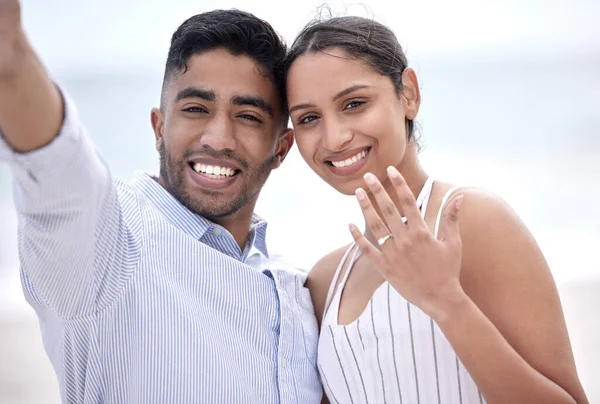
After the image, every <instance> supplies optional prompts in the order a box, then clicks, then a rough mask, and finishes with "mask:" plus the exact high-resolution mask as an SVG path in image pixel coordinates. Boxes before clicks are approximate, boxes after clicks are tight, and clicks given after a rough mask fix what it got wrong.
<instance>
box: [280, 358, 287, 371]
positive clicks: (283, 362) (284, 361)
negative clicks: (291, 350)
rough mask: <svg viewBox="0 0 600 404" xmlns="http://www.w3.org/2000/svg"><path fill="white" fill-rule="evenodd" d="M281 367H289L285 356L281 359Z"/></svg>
mask: <svg viewBox="0 0 600 404" xmlns="http://www.w3.org/2000/svg"><path fill="white" fill-rule="evenodd" d="M281 367H282V368H284V369H286V368H287V361H286V360H285V358H283V359H282V360H281Z"/></svg>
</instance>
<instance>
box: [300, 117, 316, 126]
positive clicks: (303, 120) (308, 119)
mask: <svg viewBox="0 0 600 404" xmlns="http://www.w3.org/2000/svg"><path fill="white" fill-rule="evenodd" d="M315 119H319V118H318V117H317V116H316V115H308V116H305V117H304V118H302V119H300V120H299V121H298V123H299V124H300V125H304V124H307V123H311V122H312V121H314V120H315Z"/></svg>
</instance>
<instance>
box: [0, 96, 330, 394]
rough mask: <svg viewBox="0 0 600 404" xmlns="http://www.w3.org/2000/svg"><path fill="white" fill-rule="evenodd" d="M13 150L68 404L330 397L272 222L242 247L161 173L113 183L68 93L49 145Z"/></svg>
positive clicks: (23, 221) (27, 286)
mask: <svg viewBox="0 0 600 404" xmlns="http://www.w3.org/2000/svg"><path fill="white" fill-rule="evenodd" d="M0 140H1V139H0ZM0 159H2V160H4V161H7V162H8V163H9V164H10V166H11V168H12V171H13V174H14V178H15V187H14V197H15V203H16V207H17V211H18V216H19V249H20V258H21V274H22V282H23V287H24V291H25V296H26V298H27V300H28V301H29V303H30V304H31V305H32V306H33V308H34V309H35V311H36V312H37V314H38V316H39V320H40V324H41V330H42V337H43V341H44V346H45V349H46V352H47V354H48V356H49V357H50V360H51V362H52V364H53V366H54V369H55V371H56V375H57V377H58V381H59V386H60V390H61V396H62V401H63V402H64V403H77V404H81V403H85V404H96V403H105V404H109V403H128V404H135V403H140V404H151V403H157V404H159V403H160V404H165V403H173V404H182V403H240V404H242V403H244V404H246V403H319V402H320V399H321V395H322V388H321V384H320V381H319V376H318V372H317V369H316V349H317V347H316V345H317V338H318V335H317V334H318V331H317V322H316V319H315V317H314V312H313V307H312V304H311V300H310V294H309V291H308V289H306V288H305V287H304V286H303V285H304V280H305V277H306V274H305V273H303V272H301V271H298V270H294V269H292V268H286V267H284V266H283V264H280V263H279V262H278V261H277V258H276V257H269V254H268V251H267V248H266V243H265V232H266V223H265V222H264V221H262V220H260V219H258V218H257V217H256V218H255V220H254V222H253V224H252V228H251V229H250V234H249V241H248V244H247V246H246V248H245V249H244V251H240V248H239V247H238V245H237V243H236V242H235V240H234V239H233V237H232V236H231V234H230V233H229V232H227V230H225V229H224V228H223V227H220V226H218V225H215V224H214V223H211V222H209V221H208V220H206V219H204V218H202V217H200V216H197V215H195V214H193V213H192V212H190V211H189V210H187V209H186V208H184V207H183V206H182V205H181V204H180V203H179V202H178V201H177V200H176V199H175V198H174V197H172V196H171V195H170V194H169V193H168V192H167V191H165V190H164V189H163V188H162V187H161V186H160V185H159V184H158V183H157V182H156V181H155V180H153V179H152V178H150V177H149V176H148V175H146V174H143V173H138V174H137V175H136V177H135V179H134V180H133V181H132V182H131V184H125V183H123V182H121V181H118V180H113V178H112V177H111V175H110V173H109V170H108V169H107V167H106V165H105V164H104V162H103V161H102V159H101V158H100V157H99V156H98V153H97V152H96V151H95V149H94V147H93V145H92V144H91V142H90V140H89V139H88V137H87V136H85V131H84V129H83V127H82V125H81V124H80V122H79V121H78V120H77V117H76V115H75V111H74V108H73V106H72V104H71V102H70V101H69V100H68V99H67V102H66V117H65V122H64V124H63V127H62V129H61V133H60V134H59V136H58V137H57V138H56V139H55V140H54V141H53V142H52V143H51V144H50V145H49V146H47V147H44V148H42V149H40V150H38V151H35V152H32V153H29V154H16V153H13V152H12V151H11V150H10V148H9V147H8V146H7V144H6V143H5V142H1V141H0Z"/></svg>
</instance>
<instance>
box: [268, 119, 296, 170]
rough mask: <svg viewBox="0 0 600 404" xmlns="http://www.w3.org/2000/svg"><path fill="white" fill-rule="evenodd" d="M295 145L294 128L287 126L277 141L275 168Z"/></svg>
mask: <svg viewBox="0 0 600 404" xmlns="http://www.w3.org/2000/svg"><path fill="white" fill-rule="evenodd" d="M293 145H294V130H293V129H291V128H287V129H286V130H285V131H284V132H283V133H282V134H280V135H279V140H278V141H277V152H276V153H275V157H276V159H275V163H274V164H273V168H274V169H275V168H278V167H279V166H280V165H281V163H283V160H285V157H286V156H287V155H288V153H289V151H290V150H291V149H292V146H293Z"/></svg>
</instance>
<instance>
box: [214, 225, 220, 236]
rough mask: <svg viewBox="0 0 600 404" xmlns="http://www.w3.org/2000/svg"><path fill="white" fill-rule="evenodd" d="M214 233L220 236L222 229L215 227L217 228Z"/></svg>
mask: <svg viewBox="0 0 600 404" xmlns="http://www.w3.org/2000/svg"><path fill="white" fill-rule="evenodd" d="M213 234H214V235H215V236H220V235H221V229H219V228H218V227H215V228H214V229H213Z"/></svg>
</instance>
